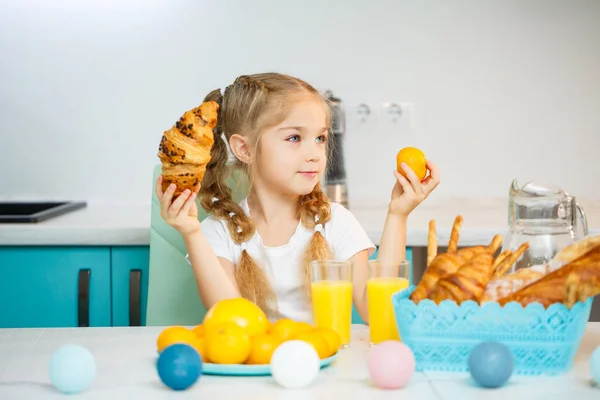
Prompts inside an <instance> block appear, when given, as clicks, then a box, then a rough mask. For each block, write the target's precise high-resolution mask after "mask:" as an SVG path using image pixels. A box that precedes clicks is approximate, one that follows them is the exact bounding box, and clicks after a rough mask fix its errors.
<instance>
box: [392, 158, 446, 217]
mask: <svg viewBox="0 0 600 400" xmlns="http://www.w3.org/2000/svg"><path fill="white" fill-rule="evenodd" d="M401 168H402V169H403V170H404V172H405V174H406V176H407V177H408V179H406V178H405V177H404V176H402V174H400V173H399V172H398V171H394V176H395V177H396V184H395V185H394V189H393V190H392V201H391V202H390V207H389V212H390V213H392V214H396V215H400V216H403V217H407V216H408V214H410V213H411V212H412V210H414V209H415V208H416V207H417V206H418V205H419V204H421V202H422V201H423V200H425V199H426V198H427V196H429V194H430V193H431V192H433V190H434V189H435V188H436V187H437V185H439V184H440V172H439V170H438V168H437V166H436V165H435V164H434V163H433V162H431V161H429V160H427V169H428V170H429V176H427V178H425V179H423V182H419V178H418V177H417V175H416V174H415V172H414V171H413V170H412V169H411V168H410V167H409V166H408V165H406V164H405V163H402V165H401Z"/></svg>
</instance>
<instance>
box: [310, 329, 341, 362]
mask: <svg viewBox="0 0 600 400" xmlns="http://www.w3.org/2000/svg"><path fill="white" fill-rule="evenodd" d="M314 332H315V333H316V334H318V335H320V336H321V337H323V339H325V341H326V342H327V347H328V349H329V352H328V354H327V357H331V356H332V355H334V354H335V353H337V352H338V350H339V349H340V346H341V345H342V339H341V338H340V335H339V334H338V333H337V332H336V331H334V330H333V329H329V328H316V329H315V330H314Z"/></svg>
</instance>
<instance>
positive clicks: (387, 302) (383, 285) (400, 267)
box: [367, 260, 410, 346]
mask: <svg viewBox="0 0 600 400" xmlns="http://www.w3.org/2000/svg"><path fill="white" fill-rule="evenodd" d="M409 274H410V262H409V261H406V260H405V261H401V262H399V263H385V262H382V261H380V260H369V263H368V279H367V302H368V308H369V339H370V344H371V346H373V345H376V344H378V343H381V342H383V341H385V340H400V334H399V333H398V326H397V325H396V318H395V316H394V308H393V306H392V295H393V294H394V293H396V292H398V291H399V290H402V289H405V288H407V287H408V283H409V281H408V279H409Z"/></svg>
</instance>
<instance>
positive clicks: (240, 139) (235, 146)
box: [229, 134, 252, 164]
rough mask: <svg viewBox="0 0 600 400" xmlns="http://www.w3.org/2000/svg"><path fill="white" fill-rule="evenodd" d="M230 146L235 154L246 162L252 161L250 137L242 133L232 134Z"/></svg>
mask: <svg viewBox="0 0 600 400" xmlns="http://www.w3.org/2000/svg"><path fill="white" fill-rule="evenodd" d="M229 147H230V148H231V152H232V153H233V155H235V156H236V157H237V159H238V160H240V161H241V162H243V163H244V164H250V163H251V162H252V152H251V148H250V143H249V142H248V139H247V138H246V137H244V136H242V135H238V134H235V135H231V138H229Z"/></svg>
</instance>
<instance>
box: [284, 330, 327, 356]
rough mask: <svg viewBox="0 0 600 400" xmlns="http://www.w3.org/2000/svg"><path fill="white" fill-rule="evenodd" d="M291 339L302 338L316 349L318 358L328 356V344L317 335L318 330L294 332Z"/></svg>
mask: <svg viewBox="0 0 600 400" xmlns="http://www.w3.org/2000/svg"><path fill="white" fill-rule="evenodd" d="M292 340H302V341H304V342H307V343H308V344H310V345H311V346H312V347H314V349H315V350H316V351H317V354H318V355H319V358H320V359H321V360H322V359H324V358H327V357H329V356H330V354H329V345H328V344H327V341H326V340H325V338H324V337H323V336H321V335H319V333H318V332H315V331H314V330H313V331H310V332H301V333H298V334H296V335H295V336H294V337H293V339H292Z"/></svg>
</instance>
